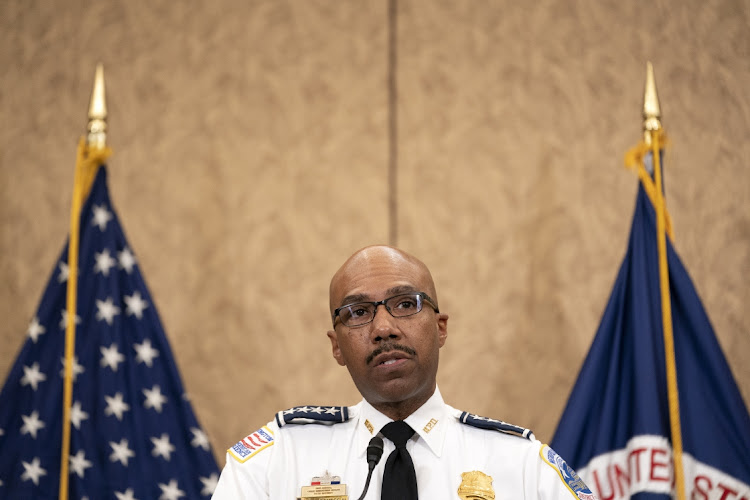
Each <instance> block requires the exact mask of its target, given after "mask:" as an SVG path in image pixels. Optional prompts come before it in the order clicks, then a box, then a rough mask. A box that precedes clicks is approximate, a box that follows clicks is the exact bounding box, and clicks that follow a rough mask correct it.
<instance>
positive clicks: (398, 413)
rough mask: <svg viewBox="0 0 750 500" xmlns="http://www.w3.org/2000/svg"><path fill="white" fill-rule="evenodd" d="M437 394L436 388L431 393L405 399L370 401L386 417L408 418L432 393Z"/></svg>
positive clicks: (394, 418)
mask: <svg viewBox="0 0 750 500" xmlns="http://www.w3.org/2000/svg"><path fill="white" fill-rule="evenodd" d="M433 394H435V390H434V389H433V391H432V392H431V393H430V394H426V395H422V396H421V397H419V398H412V399H407V400H404V401H396V402H382V403H370V404H371V405H372V407H373V408H375V409H376V410H378V411H379V412H380V413H382V414H383V415H385V416H386V417H388V418H390V419H393V420H406V418H407V417H408V416H409V415H411V414H412V413H414V412H415V411H417V410H418V409H420V408H421V407H422V405H423V404H425V403H426V402H427V401H428V400H429V399H430V398H431V397H432V395H433Z"/></svg>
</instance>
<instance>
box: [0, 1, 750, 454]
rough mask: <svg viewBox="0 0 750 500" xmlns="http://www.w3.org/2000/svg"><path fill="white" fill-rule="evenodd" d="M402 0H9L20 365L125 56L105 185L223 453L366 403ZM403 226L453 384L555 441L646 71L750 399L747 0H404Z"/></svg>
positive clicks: (615, 216) (4, 29)
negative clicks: (343, 277) (442, 321)
mask: <svg viewBox="0 0 750 500" xmlns="http://www.w3.org/2000/svg"><path fill="white" fill-rule="evenodd" d="M387 7H388V6H387V2H386V1H385V0H383V1H352V2H341V1H334V0H327V1H319V0H312V1H311V0H306V1H276V0H268V1H258V0H253V1H247V0H217V1H213V2H166V1H158V2H153V1H146V0H133V1H115V2H94V1H91V0H77V1H73V0H69V1H66V2H62V3H61V2H56V3H51V2H36V1H32V2H24V1H16V0H12V1H5V2H2V3H1V4H0V67H2V71H1V72H0V82H2V86H1V87H0V88H1V89H2V90H1V91H0V109H1V114H2V120H1V121H0V220H1V221H2V238H1V239H0V281H1V282H2V283H3V286H2V287H0V317H2V318H3V321H2V325H0V377H2V378H3V380H4V378H5V376H6V375H7V372H8V370H9V368H10V365H11V363H12V362H13V360H14V359H15V357H16V355H17V353H18V350H19V349H20V347H21V345H22V343H23V341H24V339H25V331H26V328H27V325H28V322H29V321H30V319H31V318H32V316H33V314H34V312H35V309H36V306H37V302H38V300H39V298H40V296H41V293H42V291H43V288H44V286H45V284H46V281H47V279H48V277H49V275H50V272H51V271H52V268H53V266H54V265H55V259H56V258H57V256H58V252H59V251H60V249H61V245H62V244H63V242H64V240H65V237H66V233H67V222H68V215H67V213H68V210H69V201H70V196H71V194H70V193H71V189H72V188H71V186H72V182H73V164H74V159H75V145H76V141H77V139H78V136H79V135H80V134H81V133H82V132H83V131H84V128H85V125H86V111H87V106H88V99H89V94H90V89H91V84H92V81H93V74H94V67H95V64H96V63H97V62H98V61H101V62H103V63H104V66H105V76H106V81H107V94H108V104H109V111H110V120H109V125H110V128H109V130H110V134H109V144H110V145H111V146H112V147H113V149H114V151H115V154H114V156H113V157H112V158H111V160H110V162H109V165H110V187H111V192H112V197H113V200H114V203H115V207H116V208H117V210H118V212H119V215H120V217H121V221H122V223H123V225H124V226H125V229H126V232H127V234H128V237H129V240H130V243H131V245H132V246H133V248H134V250H135V252H136V255H137V258H138V262H139V265H140V266H141V270H142V272H143V273H144V275H145V277H146V280H147V282H148V285H149V286H150V289H151V292H152V294H153V296H154V299H155V301H156V305H157V307H158V309H159V311H160V313H161V318H162V320H163V322H164V325H165V328H166V330H167V335H168V338H169V340H170V342H171V346H172V349H173V351H174V353H175V356H176V358H177V361H178V363H179V366H180V368H181V372H182V376H183V379H184V382H185V385H186V387H187V389H188V391H189V393H190V394H191V397H192V401H193V404H194V407H195V409H196V412H197V414H198V417H199V419H200V420H201V422H202V423H203V424H204V425H205V427H206V430H207V432H208V434H209V436H210V438H211V441H212V443H213V445H214V447H215V449H216V451H217V455H218V456H219V461H220V463H221V464H223V450H224V449H226V447H228V446H229V445H231V444H233V443H234V442H235V441H236V440H238V439H239V438H241V437H243V436H244V435H245V434H247V433H248V432H251V431H253V430H255V429H256V428H258V427H259V426H260V425H262V424H264V423H265V422H266V421H268V420H270V419H271V418H272V416H273V414H274V412H275V411H278V410H280V409H283V408H286V407H289V406H293V405H296V404H310V403H315V404H353V403H355V402H356V401H358V399H359V396H358V394H357V392H356V390H355V388H354V386H353V384H352V383H351V382H350V380H349V377H348V374H347V373H346V370H345V369H343V368H341V367H339V366H338V365H336V364H335V362H334V360H333V358H332V357H331V355H330V345H329V343H328V340H327V339H326V337H325V332H326V330H327V329H328V327H329V322H330V317H329V314H328V304H327V291H328V280H329V279H330V277H331V275H332V274H333V272H334V271H335V270H336V269H337V268H338V266H339V265H340V264H341V263H342V262H343V260H344V259H345V258H346V257H347V256H348V255H350V254H351V253H352V252H353V251H354V250H356V249H357V248H359V247H362V246H364V245H367V244H371V243H382V242H387V240H388V235H389V224H388V207H389V181H388V176H387V173H388V164H389V156H388V151H389V142H388V138H389V135H388V123H389V121H388V117H389V107H388V103H389V99H388V85H387V81H388V69H389V67H388V57H387V55H388V8H387ZM397 16H398V37H397V40H398V42H397V43H398V45H397V47H396V48H397V51H398V65H397V84H398V85H397V87H398V99H397V112H398V136H397V138H398V158H397V160H398V162H397V186H398V187H397V189H398V192H397V199H398V212H397V218H398V227H399V230H398V243H399V245H400V246H402V247H403V248H405V249H407V250H409V251H411V252H412V253H414V254H416V255H418V256H420V257H421V258H422V259H423V260H424V261H425V262H426V263H427V264H428V266H430V268H431V269H432V271H433V274H434V277H435V280H436V282H437V286H438V293H439V296H440V306H441V309H443V310H445V311H446V312H448V313H449V314H450V321H449V339H448V342H447V345H446V347H445V348H444V349H443V353H442V359H441V371H440V374H439V380H438V382H439V384H440V387H441V390H442V391H443V393H444V396H445V397H446V400H447V401H448V402H450V403H451V404H452V405H454V406H457V407H459V408H462V409H466V410H471V411H474V412H477V413H479V414H484V415H488V416H492V417H496V418H502V419H504V420H507V421H509V422H514V423H517V424H519V425H524V426H527V427H531V428H532V429H534V430H535V431H536V433H537V435H538V437H540V438H541V439H542V440H545V441H548V440H549V439H550V438H551V437H552V434H553V432H554V429H555V426H556V424H557V420H558V418H559V416H560V413H561V411H562V408H563V406H564V404H565V402H566V400H567V397H568V394H569V391H570V389H571V386H572V384H573V382H574V380H575V378H576V376H577V372H578V369H579V367H580V365H581V362H582V361H583V359H584V357H585V355H586V352H587V350H588V347H589V345H590V343H591V340H592V338H593V335H594V332H595V330H596V327H597V326H598V323H599V320H600V317H601V314H602V312H603V309H604V306H605V304H606V301H607V299H608V296H609V292H610V289H611V286H612V284H613V283H614V279H615V276H616V273H617V270H618V267H619V265H620V262H621V259H622V257H623V255H624V252H625V248H626V244H627V237H628V232H629V227H630V220H631V215H632V210H633V206H634V201H635V193H636V186H637V180H636V178H635V176H634V175H633V174H632V173H630V172H628V171H626V170H625V169H624V168H623V167H622V165H623V155H624V153H625V152H626V151H627V150H628V148H630V147H631V146H632V145H634V144H635V143H636V142H637V140H638V139H639V137H640V130H641V116H640V109H641V100H642V89H643V82H644V79H645V67H646V61H647V60H651V61H653V63H654V67H655V70H656V78H657V85H658V89H659V93H660V97H661V102H662V110H663V113H664V120H663V122H664V125H665V128H666V130H667V133H668V134H669V136H670V138H671V147H670V149H669V150H668V153H667V156H666V182H667V184H666V190H667V200H668V207H669V209H670V211H671V214H672V217H673V220H674V228H675V243H676V247H677V250H678V252H679V253H680V255H681V257H682V259H683V261H684V262H685V265H686V267H687V268H688V270H689V271H690V273H691V276H692V278H693V280H694V282H695V285H696V288H697V290H698V292H699V294H700V296H701V298H702V299H703V303H704V305H705V307H706V309H707V310H708V313H709V315H710V317H711V319H712V321H713V324H714V327H715V329H716V332H717V335H718V338H719V340H720V342H721V344H722V347H723V348H724V351H725V353H726V355H727V357H728V359H729V362H730V364H731V367H732V369H733V372H734V375H735V377H736V380H737V382H738V384H739V385H740V388H741V390H742V393H743V395H744V398H745V401H746V402H747V401H750V363H748V362H747V358H748V354H750V335H748V333H749V332H750V308H749V307H748V305H747V304H748V303H750V294H749V293H748V284H747V280H748V273H749V272H750V182H749V179H750V173H749V171H748V167H749V163H750V161H749V160H750V141H748V137H750V97H749V95H750V94H748V89H749V88H750V3H748V2H746V1H743V0H734V1H733V0H709V1H706V0H690V1H683V2H668V1H655V2H619V1H578V2H571V1H568V0H543V1H537V2H512V1H497V2H489V1H479V0H474V1H468V0H463V1H447V0H441V1H433V0H430V1H427V0H400V1H399V6H398V11H397Z"/></svg>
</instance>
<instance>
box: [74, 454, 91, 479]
mask: <svg viewBox="0 0 750 500" xmlns="http://www.w3.org/2000/svg"><path fill="white" fill-rule="evenodd" d="M68 458H69V459H70V469H71V472H75V473H76V474H78V477H80V478H81V479H83V474H84V473H85V472H86V469H88V468H89V467H91V466H92V463H91V462H89V461H88V460H86V452H84V451H83V450H78V453H76V454H75V455H71V456H69V457H68Z"/></svg>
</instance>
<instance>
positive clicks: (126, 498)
mask: <svg viewBox="0 0 750 500" xmlns="http://www.w3.org/2000/svg"><path fill="white" fill-rule="evenodd" d="M115 496H116V497H117V500H138V499H137V498H135V497H134V496H133V488H128V489H127V490H125V491H124V492H119V491H115Z"/></svg>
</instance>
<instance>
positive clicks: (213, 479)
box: [198, 472, 219, 496]
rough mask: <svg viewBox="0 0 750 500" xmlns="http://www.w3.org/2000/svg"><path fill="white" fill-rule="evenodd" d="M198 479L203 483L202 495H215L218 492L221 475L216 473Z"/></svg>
mask: <svg viewBox="0 0 750 500" xmlns="http://www.w3.org/2000/svg"><path fill="white" fill-rule="evenodd" d="M198 479H200V480H201V483H203V489H202V490H201V495H206V496H208V495H213V493H214V491H215V490H216V485H217V484H218V483H219V475H218V474H217V473H215V472H214V473H213V474H211V475H210V476H209V477H199V478H198Z"/></svg>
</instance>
